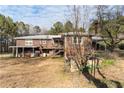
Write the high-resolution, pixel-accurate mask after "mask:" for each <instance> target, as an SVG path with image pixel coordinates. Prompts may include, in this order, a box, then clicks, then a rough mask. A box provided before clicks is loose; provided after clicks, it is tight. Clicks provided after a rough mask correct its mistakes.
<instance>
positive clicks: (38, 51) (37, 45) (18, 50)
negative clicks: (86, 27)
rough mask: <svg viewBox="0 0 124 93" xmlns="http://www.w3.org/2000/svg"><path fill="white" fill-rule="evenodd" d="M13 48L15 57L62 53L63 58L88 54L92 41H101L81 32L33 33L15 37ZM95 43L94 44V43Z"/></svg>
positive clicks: (97, 37)
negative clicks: (59, 33)
mask: <svg viewBox="0 0 124 93" xmlns="http://www.w3.org/2000/svg"><path fill="white" fill-rule="evenodd" d="M14 39H15V41H16V45H15V46H10V48H12V49H13V55H14V56H15V57H24V56H30V57H34V56H54V55H58V54H64V56H65V58H70V57H73V56H76V55H77V54H78V53H80V55H82V56H83V55H85V54H86V53H87V54H88V53H89V51H91V48H93V44H94V43H93V42H94V41H95V42H97V41H101V40H102V38H101V37H100V36H95V35H91V34H88V33H81V32H78V33H77V32H68V33H62V34H61V35H34V36H22V37H15V38H14ZM95 45H96V44H95Z"/></svg>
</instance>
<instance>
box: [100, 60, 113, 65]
mask: <svg viewBox="0 0 124 93" xmlns="http://www.w3.org/2000/svg"><path fill="white" fill-rule="evenodd" d="M114 63H115V60H114V59H104V60H103V61H102V64H101V65H102V66H103V67H106V66H110V65H114Z"/></svg>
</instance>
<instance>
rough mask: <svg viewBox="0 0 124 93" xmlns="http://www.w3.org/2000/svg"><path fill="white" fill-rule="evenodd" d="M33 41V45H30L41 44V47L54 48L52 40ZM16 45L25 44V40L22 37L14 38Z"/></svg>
mask: <svg viewBox="0 0 124 93" xmlns="http://www.w3.org/2000/svg"><path fill="white" fill-rule="evenodd" d="M32 42H33V45H32V46H37V47H40V46H42V48H49V49H51V48H56V47H57V46H56V44H55V43H54V41H53V40H51V39H49V40H38V39H34V40H32ZM16 46H26V45H25V40H24V39H22V40H20V39H19V40H16Z"/></svg>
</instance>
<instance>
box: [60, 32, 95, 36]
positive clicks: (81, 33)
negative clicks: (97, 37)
mask: <svg viewBox="0 0 124 93" xmlns="http://www.w3.org/2000/svg"><path fill="white" fill-rule="evenodd" d="M62 35H65V36H68V35H69V36H72V35H81V36H94V35H92V34H89V33H86V32H85V33H84V32H67V33H62Z"/></svg>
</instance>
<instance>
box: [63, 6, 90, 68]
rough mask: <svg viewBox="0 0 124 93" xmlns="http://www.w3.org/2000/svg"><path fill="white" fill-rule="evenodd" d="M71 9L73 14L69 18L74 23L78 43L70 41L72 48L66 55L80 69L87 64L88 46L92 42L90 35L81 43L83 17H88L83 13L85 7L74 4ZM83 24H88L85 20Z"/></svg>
mask: <svg viewBox="0 0 124 93" xmlns="http://www.w3.org/2000/svg"><path fill="white" fill-rule="evenodd" d="M69 9H70V10H69V11H70V12H71V16H69V18H71V21H72V23H73V31H72V32H73V39H74V42H76V43H74V44H73V45H72V43H73V42H70V45H68V46H71V49H70V50H69V49H67V51H68V53H69V54H67V55H66V57H67V58H69V59H70V60H71V61H73V62H75V63H76V65H77V67H78V69H81V68H83V67H85V66H86V65H87V60H86V55H87V54H88V53H89V50H90V49H86V48H88V46H89V44H91V42H90V40H88V38H89V37H88V38H85V39H84V40H83V45H82V44H81V41H82V35H83V32H80V31H79V30H80V26H81V24H82V19H86V16H87V15H82V9H83V8H82V7H81V6H75V5H74V6H71V7H70V8H69ZM84 11H85V13H86V12H88V11H87V8H86V9H84ZM87 14H88V13H87ZM83 25H85V26H86V24H85V22H84V23H83ZM82 47H83V49H82ZM85 51H86V52H85ZM65 52H66V51H65ZM71 61H70V62H71Z"/></svg>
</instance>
